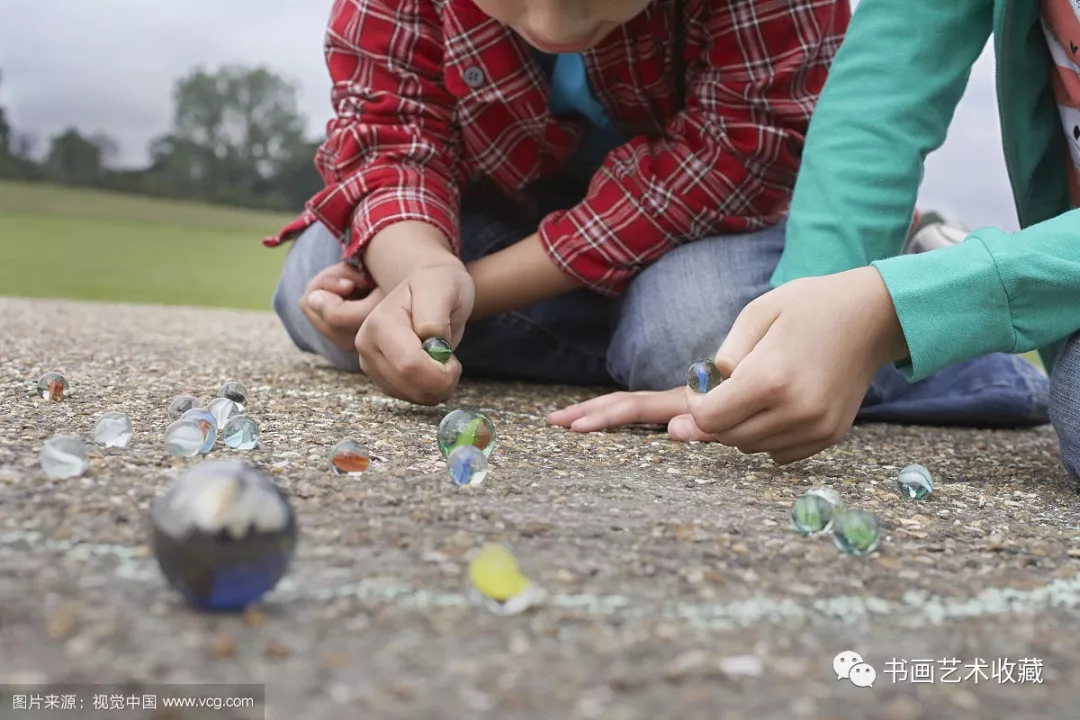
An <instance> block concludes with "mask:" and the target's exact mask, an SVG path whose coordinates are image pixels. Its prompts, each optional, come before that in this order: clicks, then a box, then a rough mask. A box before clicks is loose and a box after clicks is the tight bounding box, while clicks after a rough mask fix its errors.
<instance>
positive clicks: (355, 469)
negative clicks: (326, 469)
mask: <svg viewBox="0 0 1080 720" xmlns="http://www.w3.org/2000/svg"><path fill="white" fill-rule="evenodd" d="M370 466H371V453H369V452H368V451H367V448H365V447H364V446H363V445H362V444H361V443H360V442H359V441H357V440H353V439H352V438H346V439H345V440H342V441H341V442H339V443H337V444H336V445H334V447H332V448H330V469H331V470H333V471H334V474H335V475H359V474H361V473H363V472H364V471H366V470H367V469H368V468H369V467H370Z"/></svg>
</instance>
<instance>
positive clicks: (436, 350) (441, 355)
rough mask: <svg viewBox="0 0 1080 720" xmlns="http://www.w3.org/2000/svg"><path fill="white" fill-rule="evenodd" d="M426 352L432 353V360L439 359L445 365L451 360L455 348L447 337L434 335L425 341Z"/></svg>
mask: <svg viewBox="0 0 1080 720" xmlns="http://www.w3.org/2000/svg"><path fill="white" fill-rule="evenodd" d="M424 352H426V353H427V354H428V355H430V356H431V359H432V360H437V361H438V362H441V363H442V364H443V365H445V364H446V363H448V362H450V357H451V356H452V355H453V354H454V349H453V348H452V347H450V343H448V342H447V341H446V340H445V339H443V338H441V337H433V338H428V339H427V340H425V341H424Z"/></svg>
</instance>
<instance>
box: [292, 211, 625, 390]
mask: <svg viewBox="0 0 1080 720" xmlns="http://www.w3.org/2000/svg"><path fill="white" fill-rule="evenodd" d="M529 233H530V230H528V228H526V227H520V228H519V227H514V226H512V225H511V224H509V223H506V222H501V221H499V220H496V219H494V218H492V217H490V216H487V215H484V214H480V213H463V214H462V218H461V238H462V241H461V245H462V247H461V254H462V259H463V260H464V261H466V262H469V261H471V260H475V259H477V258H480V257H483V256H484V255H488V254H490V253H492V252H495V251H496V250H499V249H501V248H503V247H506V246H508V245H511V244H513V243H515V242H517V241H519V240H522V239H524V238H525V237H526V236H528V234H529ZM338 262H341V244H340V243H339V242H338V241H337V239H336V238H334V236H333V235H331V234H330V232H329V231H328V230H327V229H326V228H325V227H323V226H322V225H319V224H315V225H312V226H311V227H310V228H308V229H307V230H306V231H305V232H304V233H303V234H302V235H301V236H300V237H298V238H297V239H296V240H294V241H293V247H292V248H291V249H290V251H289V255H288V257H287V258H286V259H285V265H284V268H283V269H282V273H281V279H280V281H279V282H278V287H277V291H276V292H275V293H274V310H275V311H276V312H277V314H278V317H280V318H281V321H282V323H283V324H284V325H285V329H286V330H287V331H288V333H289V336H290V337H291V338H292V340H293V342H294V343H295V344H296V346H297V347H298V348H300V349H301V350H303V351H304V352H309V353H315V354H318V355H321V356H322V357H324V358H326V359H327V360H328V361H330V363H332V364H333V365H334V366H335V367H337V368H340V369H342V370H347V371H350V372H359V371H360V361H359V357H358V355H357V353H356V352H346V351H344V350H341V349H340V348H338V347H337V346H335V345H334V344H333V343H332V342H330V341H329V340H328V339H326V338H325V337H324V336H323V335H322V334H320V333H319V331H318V330H316V329H315V327H314V326H313V325H312V324H311V323H310V322H309V321H308V319H307V317H306V316H305V315H304V313H303V312H302V311H301V310H300V305H299V303H300V298H301V297H303V294H304V290H305V288H306V287H307V284H308V283H309V282H311V279H312V278H313V277H315V276H316V275H317V274H318V273H319V272H321V271H322V270H324V269H326V268H327V267H330V266H331V265H334V264H336V263H338ZM613 318H614V303H613V302H612V301H610V300H607V299H605V298H602V297H600V296H599V295H595V294H593V293H590V292H586V291H579V292H574V293H570V294H568V295H564V296H562V297H558V298H554V299H553V300H548V301H545V302H540V303H536V304H535V305H532V306H530V307H527V308H523V309H522V310H520V311H515V312H510V313H505V314H503V315H499V316H496V317H492V318H487V319H484V320H481V321H478V322H475V323H469V324H468V326H466V328H465V336H464V339H463V340H462V342H461V345H460V346H459V347H458V349H457V351H456V353H455V354H456V355H457V358H458V361H459V362H461V364H462V368H463V371H464V374H465V375H466V376H487V377H503V378H515V379H521V380H539V381H547V382H561V383H569V384H581V385H606V384H610V383H611V378H610V376H609V375H608V373H607V370H606V369H605V361H604V358H605V354H606V351H607V345H608V341H609V339H610V337H611V328H612V327H613Z"/></svg>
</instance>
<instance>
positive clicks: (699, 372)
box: [686, 358, 724, 395]
mask: <svg viewBox="0 0 1080 720" xmlns="http://www.w3.org/2000/svg"><path fill="white" fill-rule="evenodd" d="M723 381H724V376H723V375H721V374H720V368H718V367H716V365H715V364H714V363H713V361H712V360H710V359H709V358H702V359H700V360H698V361H697V362H696V363H694V364H693V365H691V366H690V367H689V368H688V369H687V370H686V385H687V387H689V388H690V389H691V390H693V391H694V392H696V393H700V394H702V395H704V394H705V393H707V392H709V391H710V390H712V389H713V388H714V387H716V386H717V385H719V384H720V383H722V382H723Z"/></svg>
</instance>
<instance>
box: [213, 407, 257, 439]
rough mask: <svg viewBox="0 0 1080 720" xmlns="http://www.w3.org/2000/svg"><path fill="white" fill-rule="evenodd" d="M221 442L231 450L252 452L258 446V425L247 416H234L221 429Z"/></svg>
mask: <svg viewBox="0 0 1080 720" xmlns="http://www.w3.org/2000/svg"><path fill="white" fill-rule="evenodd" d="M229 402H232V400H230V401H229ZM221 441H222V442H223V443H225V445H226V446H227V447H231V448H232V449H233V450H254V449H255V448H256V447H257V446H258V444H259V425H258V423H256V422H255V421H254V420H252V419H251V418H249V417H248V416H247V415H234V416H233V417H231V418H229V421H228V422H226V423H225V427H223V428H221Z"/></svg>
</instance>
